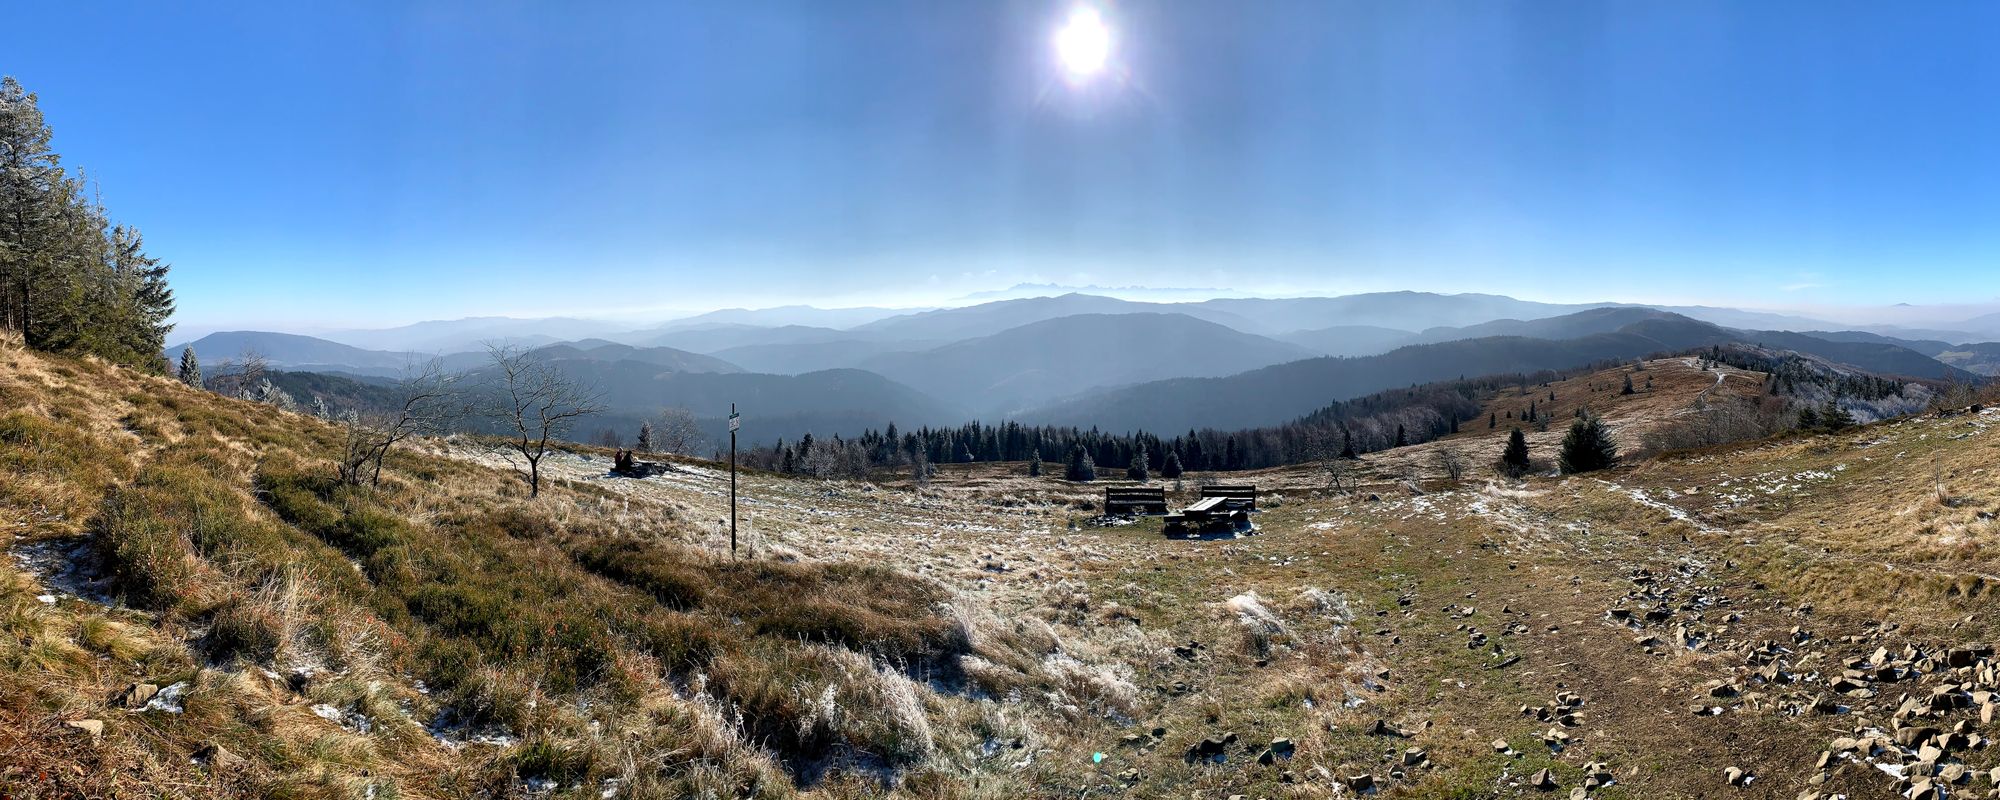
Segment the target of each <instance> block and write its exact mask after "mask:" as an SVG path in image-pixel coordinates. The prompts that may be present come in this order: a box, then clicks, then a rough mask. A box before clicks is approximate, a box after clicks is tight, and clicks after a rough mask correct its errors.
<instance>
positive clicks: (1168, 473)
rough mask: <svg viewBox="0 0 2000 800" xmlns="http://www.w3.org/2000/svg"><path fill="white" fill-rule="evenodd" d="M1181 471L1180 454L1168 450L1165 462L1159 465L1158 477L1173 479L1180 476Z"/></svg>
mask: <svg viewBox="0 0 2000 800" xmlns="http://www.w3.org/2000/svg"><path fill="white" fill-rule="evenodd" d="M1182 472H1183V470H1182V469H1181V454H1180V453H1178V452H1175V451H1172V450H1168V451H1167V463H1165V464H1162V465H1160V477H1162V478H1166V479H1168V480H1175V479H1178V478H1180V476H1181V474H1182Z"/></svg>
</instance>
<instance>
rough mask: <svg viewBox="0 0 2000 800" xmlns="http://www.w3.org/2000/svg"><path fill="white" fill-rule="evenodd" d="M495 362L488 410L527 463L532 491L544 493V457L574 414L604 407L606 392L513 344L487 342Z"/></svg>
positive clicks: (581, 413) (591, 412) (487, 393)
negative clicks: (550, 442)
mask: <svg viewBox="0 0 2000 800" xmlns="http://www.w3.org/2000/svg"><path fill="white" fill-rule="evenodd" d="M486 352H487V355H488V357H490V358H491V359H492V361H493V377H492V384H493V385H492V386H491V387H489V389H488V391H486V392H485V393H484V394H485V395H486V404H485V408H484V411H485V414H486V416H489V417H492V418H493V419H494V420H496V421H498V422H499V423H500V426H501V427H502V428H504V429H505V430H506V431H507V434H506V435H507V437H508V443H507V444H508V446H509V447H511V448H513V450H514V451H515V452H517V453H520V454H521V458H523V459H525V460H527V462H528V475H527V478H528V496H529V497H540V496H541V494H542V457H544V456H546V455H548V454H549V440H551V439H554V438H557V437H558V436H560V435H561V434H562V433H563V432H564V431H565V430H567V429H568V428H569V425H570V423H571V422H573V421H575V420H576V418H578V417H582V416H587V415H590V414H595V413H597V412H600V411H603V410H604V406H603V403H602V402H601V401H602V395H601V394H600V393H599V392H598V391H597V390H596V389H595V388H593V387H590V386H588V385H585V384H583V383H580V382H578V381H576V380H574V379H571V378H570V377H568V376H566V375H564V374H562V371H561V370H559V369H557V368H556V366H555V365H554V364H551V363H549V362H548V361H547V360H546V359H544V358H542V357H540V356H538V355H535V354H534V353H533V352H532V351H529V350H525V349H522V348H520V347H518V346H515V345H487V347H486Z"/></svg>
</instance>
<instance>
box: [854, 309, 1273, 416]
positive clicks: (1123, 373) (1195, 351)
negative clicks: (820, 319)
mask: <svg viewBox="0 0 2000 800" xmlns="http://www.w3.org/2000/svg"><path fill="white" fill-rule="evenodd" d="M1310 355H1311V352H1310V351H1308V350H1306V349H1305V348H1302V347H1299V346H1297V345H1293V344H1286V343H1284V342H1280V341H1276V340H1273V339H1267V338H1264V337H1262V336H1253V335H1251V334H1247V333H1242V332H1239V331H1235V330H1232V329H1230V328H1226V327H1223V326H1222V325H1218V324H1215V323H1213V322H1207V321H1203V320H1198V319H1195V318H1193V317H1189V316H1185V315H1181V314H1156V313H1139V314H1075V315H1071V316H1065V317H1058V318H1056V319H1050V320H1044V321H1041V322H1035V323H1031V324H1028V325H1022V326H1020V327H1016V328H1010V329H1008V330H1005V331H1002V332H1000V333H996V334H993V335H991V336H985V337H980V338H976V339H970V340H967V341H963V342H958V343H955V344H950V345H946V346H944V347H939V348H936V349H932V350H925V351H922V352H916V353H889V354H885V355H881V356H876V357H874V358H870V359H868V360H866V361H864V362H862V364H861V366H862V367H863V368H864V369H868V370H870V371H874V372H879V373H881V374H883V375H886V376H888V377H890V378H892V379H895V380H897V381H900V382H903V383H906V384H909V385H910V386H913V387H916V388H917V389H918V390H920V391H923V392H925V393H928V394H930V395H931V396H933V397H937V398H939V399H940V400H943V401H945V402H948V403H953V404H956V405H959V406H962V407H965V408H968V409H970V410H972V411H973V412H975V415H976V416H988V415H996V414H998V415H1006V414H1009V413H1012V412H1016V411H1019V410H1021V409H1023V408H1026V407H1028V406H1030V405H1034V404H1038V403H1041V402H1046V401H1047V400H1048V399H1050V398H1054V397H1062V396H1067V395H1071V394H1075V393H1077V392H1080V391H1083V390H1086V389H1090V388H1093V387H1102V386H1115V385H1119V384H1126V383H1135V382H1139V381H1148V380H1157V379H1160V378H1166V377H1182V376H1195V377H1200V376H1214V375H1228V374H1231V373H1235V372H1240V371H1242V370H1244V369H1246V368H1251V367H1258V366H1264V365H1267V364H1276V363H1281V362H1284V361H1291V360H1295V359H1298V358H1302V357H1307V356H1310Z"/></svg>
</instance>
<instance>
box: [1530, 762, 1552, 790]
mask: <svg viewBox="0 0 2000 800" xmlns="http://www.w3.org/2000/svg"><path fill="white" fill-rule="evenodd" d="M1528 785H1529V786H1532V787H1534V788H1537V789H1540V790H1542V791H1544V792H1546V791H1551V790H1553V789H1555V788H1556V777H1555V775H1554V774H1552V773H1550V772H1549V770H1548V768H1547V767H1543V768H1542V769H1538V770H1535V774H1534V775H1532V776H1530V777H1529V778H1528Z"/></svg>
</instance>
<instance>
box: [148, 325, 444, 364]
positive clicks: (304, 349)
mask: <svg viewBox="0 0 2000 800" xmlns="http://www.w3.org/2000/svg"><path fill="white" fill-rule="evenodd" d="M187 346H192V347H194V351H195V355H196V356H197V357H198V358H200V359H201V362H202V364H203V365H204V366H211V367H212V366H214V365H217V364H221V363H222V362H224V361H228V360H239V359H241V358H242V357H243V355H244V354H245V353H247V352H249V351H253V350H254V351H256V353H257V354H258V355H261V356H263V357H264V360H265V361H266V363H268V364H270V365H271V366H274V367H286V368H289V369H297V370H329V369H339V370H345V371H353V372H359V373H366V374H393V373H394V372H395V371H397V370H400V369H402V368H403V367H404V366H406V365H409V364H413V363H417V362H420V361H422V360H424V359H425V358H427V356H422V355H419V354H416V353H403V352H389V351H383V350H367V349H363V348H360V347H354V346H352V345H346V344H341V343H340V342H334V341H329V340H326V339H321V338H317V337H313V336H300V335H298V334H292V333H273V332H271V331H222V332H218V333H211V334H209V335H207V336H203V337H201V338H200V339H196V340H194V341H192V342H185V343H182V344H177V345H173V346H171V347H169V348H167V355H168V356H169V358H170V359H174V360H178V359H179V357H180V352H181V348H183V347H187Z"/></svg>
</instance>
